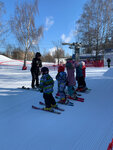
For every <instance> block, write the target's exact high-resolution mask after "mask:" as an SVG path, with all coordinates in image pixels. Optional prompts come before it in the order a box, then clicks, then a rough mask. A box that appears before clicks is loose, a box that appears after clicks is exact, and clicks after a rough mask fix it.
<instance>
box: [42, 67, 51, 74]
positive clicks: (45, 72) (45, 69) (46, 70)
mask: <svg viewBox="0 0 113 150" xmlns="http://www.w3.org/2000/svg"><path fill="white" fill-rule="evenodd" d="M41 72H42V74H47V73H48V72H49V69H48V68H47V67H42V68H41Z"/></svg>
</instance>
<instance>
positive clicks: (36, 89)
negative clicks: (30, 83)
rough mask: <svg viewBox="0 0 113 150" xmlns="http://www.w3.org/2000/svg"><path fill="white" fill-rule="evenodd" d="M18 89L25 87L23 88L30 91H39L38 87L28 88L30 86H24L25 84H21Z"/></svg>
mask: <svg viewBox="0 0 113 150" xmlns="http://www.w3.org/2000/svg"><path fill="white" fill-rule="evenodd" d="M19 89H25V90H31V91H37V92H38V91H39V89H38V88H34V89H33V88H30V87H25V86H22V87H21V88H19Z"/></svg>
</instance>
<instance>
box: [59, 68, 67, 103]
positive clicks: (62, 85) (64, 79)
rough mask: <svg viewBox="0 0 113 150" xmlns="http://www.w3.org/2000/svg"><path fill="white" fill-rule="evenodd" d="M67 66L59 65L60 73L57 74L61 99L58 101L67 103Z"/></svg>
mask: <svg viewBox="0 0 113 150" xmlns="http://www.w3.org/2000/svg"><path fill="white" fill-rule="evenodd" d="M64 70H65V68H64V67H63V66H59V67H58V73H57V75H56V80H57V81H58V94H59V96H60V101H58V103H62V104H65V103H66V93H65V88H66V83H67V74H66V72H64Z"/></svg>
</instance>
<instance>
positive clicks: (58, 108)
mask: <svg viewBox="0 0 113 150" xmlns="http://www.w3.org/2000/svg"><path fill="white" fill-rule="evenodd" d="M39 104H40V105H45V103H43V102H41V101H40V102H39ZM53 108H54V107H53ZM54 109H57V110H60V111H64V109H62V108H60V107H55V108H54Z"/></svg>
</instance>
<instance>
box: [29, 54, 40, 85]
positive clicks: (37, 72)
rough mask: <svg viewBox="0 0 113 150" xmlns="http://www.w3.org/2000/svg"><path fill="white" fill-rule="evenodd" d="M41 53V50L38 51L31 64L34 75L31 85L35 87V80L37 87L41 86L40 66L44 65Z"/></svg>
mask: <svg viewBox="0 0 113 150" xmlns="http://www.w3.org/2000/svg"><path fill="white" fill-rule="evenodd" d="M40 57H41V54H40V53H39V52H37V53H36V55H35V58H33V60H32V65H31V75H32V83H31V87H32V88H35V82H36V87H37V88H38V87H39V75H40V68H41V67H42V61H41V59H40Z"/></svg>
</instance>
